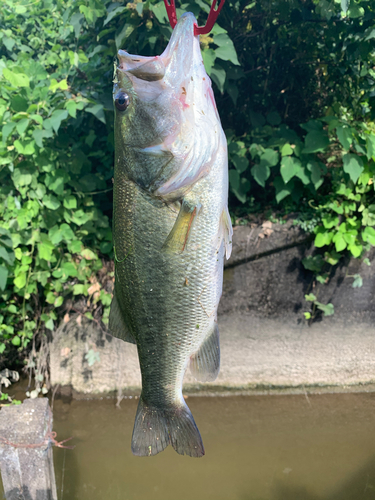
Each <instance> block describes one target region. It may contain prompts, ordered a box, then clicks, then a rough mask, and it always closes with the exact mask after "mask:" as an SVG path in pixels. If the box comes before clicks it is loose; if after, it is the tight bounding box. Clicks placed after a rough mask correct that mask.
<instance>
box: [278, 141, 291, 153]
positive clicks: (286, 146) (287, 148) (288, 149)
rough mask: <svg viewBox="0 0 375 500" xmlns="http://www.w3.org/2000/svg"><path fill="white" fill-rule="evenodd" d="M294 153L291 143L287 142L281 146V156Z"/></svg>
mask: <svg viewBox="0 0 375 500" xmlns="http://www.w3.org/2000/svg"><path fill="white" fill-rule="evenodd" d="M292 154H293V149H292V148H291V147H290V144H289V143H288V142H286V143H285V144H284V146H283V147H282V148H281V156H290V155H292Z"/></svg>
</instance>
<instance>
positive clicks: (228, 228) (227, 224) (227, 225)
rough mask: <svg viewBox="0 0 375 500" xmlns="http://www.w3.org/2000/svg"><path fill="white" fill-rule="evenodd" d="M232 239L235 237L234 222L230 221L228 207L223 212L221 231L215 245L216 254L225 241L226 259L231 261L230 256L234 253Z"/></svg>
mask: <svg viewBox="0 0 375 500" xmlns="http://www.w3.org/2000/svg"><path fill="white" fill-rule="evenodd" d="M232 237H233V228H232V222H231V220H230V215H229V211H228V207H225V208H224V209H223V211H222V212H221V216H220V226H219V231H218V233H217V239H216V243H215V245H216V252H218V251H219V249H220V247H221V244H222V242H223V240H224V248H225V257H226V259H227V260H228V259H229V257H230V254H231V253H232Z"/></svg>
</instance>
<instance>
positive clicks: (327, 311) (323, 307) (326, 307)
mask: <svg viewBox="0 0 375 500" xmlns="http://www.w3.org/2000/svg"><path fill="white" fill-rule="evenodd" d="M315 304H316V306H317V308H318V309H320V311H322V312H323V315H324V316H332V315H333V314H334V313H335V309H334V307H333V304H331V303H330V304H322V303H321V302H315Z"/></svg>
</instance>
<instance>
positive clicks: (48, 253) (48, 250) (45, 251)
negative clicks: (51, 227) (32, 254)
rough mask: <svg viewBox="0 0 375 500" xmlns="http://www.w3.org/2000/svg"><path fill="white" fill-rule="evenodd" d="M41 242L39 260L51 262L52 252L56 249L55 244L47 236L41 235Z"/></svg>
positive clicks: (39, 244)
mask: <svg viewBox="0 0 375 500" xmlns="http://www.w3.org/2000/svg"><path fill="white" fill-rule="evenodd" d="M40 237H41V241H40V243H38V254H39V258H41V259H44V260H46V261H47V262H50V260H51V258H52V252H53V250H54V249H55V246H54V245H53V243H52V242H51V241H50V240H49V238H48V236H47V235H46V234H41V235H40Z"/></svg>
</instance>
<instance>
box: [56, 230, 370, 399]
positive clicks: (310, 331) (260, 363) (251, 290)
mask: <svg viewBox="0 0 375 500" xmlns="http://www.w3.org/2000/svg"><path fill="white" fill-rule="evenodd" d="M312 251H313V247H312V239H311V237H310V236H309V235H306V233H304V232H303V231H301V230H300V229H298V228H297V227H295V226H293V224H292V222H288V223H286V224H284V225H279V224H270V223H268V222H267V223H265V224H263V226H259V227H256V228H251V227H248V226H243V227H236V228H235V231H234V237H233V253H232V256H231V258H230V260H229V261H228V262H227V264H226V270H225V272H224V287H223V296H222V299H221V302H220V307H219V328H220V336H221V347H222V362H221V371H220V375H219V377H218V379H217V381H216V382H214V383H213V384H205V385H204V384H198V383H197V382H196V381H195V380H194V379H193V377H192V376H191V375H190V373H187V375H186V378H185V390H187V391H189V392H191V393H198V392H201V391H211V392H212V391H216V392H218V391H219V392H220V391H226V390H232V391H233V390H241V391H243V390H246V391H247V390H256V391H259V390H260V391H263V390H271V389H272V390H273V389H278V390H281V389H282V390H285V389H287V390H289V391H295V390H299V391H305V390H307V389H308V388H310V389H311V388H313V387H319V388H321V387H331V388H332V387H340V388H341V389H342V388H343V387H352V388H353V387H354V386H358V385H366V386H367V387H370V386H371V387H372V384H373V383H374V382H375V357H374V356H373V353H374V352H375V327H374V324H375V323H374V319H375V307H374V294H375V264H373V265H372V266H370V267H369V266H367V265H366V264H363V263H361V262H360V261H358V260H357V259H352V260H347V261H344V260H343V261H342V262H340V265H338V266H337V267H336V268H335V269H332V277H331V280H330V282H329V284H327V285H320V284H319V285H318V287H317V288H315V289H312V287H311V285H312V277H313V274H312V273H311V272H309V271H306V270H305V269H304V268H303V266H302V263H301V259H302V258H303V257H304V256H307V255H309V254H311V252H312ZM374 256H375V252H372V253H370V254H369V258H370V259H371V260H372V261H374ZM357 273H358V274H361V276H362V278H363V287H361V288H352V283H353V279H352V278H349V277H346V276H347V275H353V274H357ZM311 291H313V292H314V294H315V295H317V296H318V299H319V301H321V302H323V303H327V302H332V303H333V305H334V307H335V315H334V316H332V317H329V318H325V317H322V316H320V317H319V316H318V317H317V320H316V321H315V322H314V323H313V324H312V325H310V326H309V325H308V324H307V323H306V321H305V320H304V316H303V312H304V311H308V310H309V309H310V307H311V303H308V302H306V301H305V300H304V295H305V293H309V292H311ZM90 349H93V350H94V351H96V352H97V353H98V354H99V360H98V361H96V362H95V364H94V365H93V366H91V367H90V366H89V365H88V361H87V359H86V354H87V352H88V351H89V350H90ZM50 360H51V381H52V384H61V386H62V387H65V389H64V390H65V391H68V392H70V393H72V394H73V395H75V396H80V395H81V396H82V395H90V396H91V395H95V394H96V395H102V394H107V393H109V392H115V391H123V392H125V393H128V394H136V393H139V391H140V385H141V378H140V372H139V367H138V359H137V352H136V346H134V345H131V344H126V343H123V342H122V341H120V340H119V339H115V338H113V337H111V336H110V335H108V334H107V333H106V332H105V331H103V329H101V328H100V327H99V326H98V325H97V324H96V323H94V322H90V321H88V320H86V319H83V320H82V323H81V325H80V324H78V323H77V321H76V319H75V318H72V319H71V320H70V322H69V323H67V324H63V325H61V326H60V328H59V329H58V330H57V331H56V332H55V333H54V340H53V342H52V345H51V353H50Z"/></svg>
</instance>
